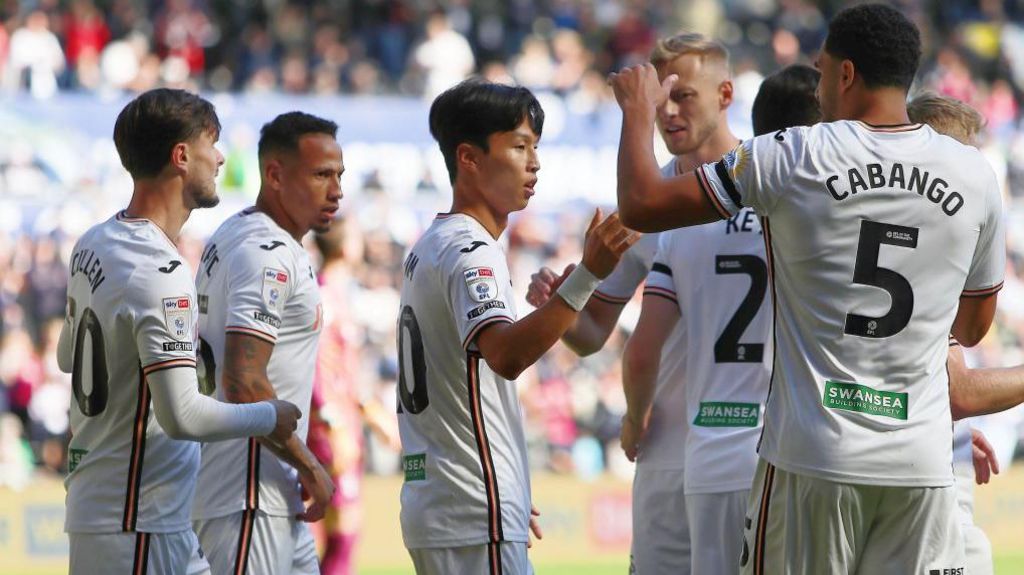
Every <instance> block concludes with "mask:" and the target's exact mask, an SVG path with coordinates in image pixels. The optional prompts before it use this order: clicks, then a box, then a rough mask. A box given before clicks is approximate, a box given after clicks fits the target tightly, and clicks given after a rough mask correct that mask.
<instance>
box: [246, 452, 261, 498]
mask: <svg viewBox="0 0 1024 575" xmlns="http://www.w3.org/2000/svg"><path fill="white" fill-rule="evenodd" d="M247 446H248V450H249V458H248V463H247V466H246V473H245V508H246V509H259V508H260V442H259V441H257V440H256V438H255V437H250V438H249V441H248V443H247Z"/></svg>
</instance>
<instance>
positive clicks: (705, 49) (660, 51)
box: [651, 32, 729, 70]
mask: <svg viewBox="0 0 1024 575" xmlns="http://www.w3.org/2000/svg"><path fill="white" fill-rule="evenodd" d="M686 54H696V55H698V56H700V57H701V60H702V61H703V60H714V61H715V62H717V63H721V64H722V65H723V66H724V67H725V69H726V70H728V69H729V50H728V48H726V47H725V45H724V44H722V43H721V42H718V41H716V40H712V39H711V38H708V37H707V36H705V35H704V34H699V33H697V32H680V33H679V34H676V35H675V36H669V37H668V38H662V39H660V40H658V42H657V43H656V44H655V45H654V50H652V51H651V64H654V65H655V66H659V65H661V64H667V63H669V62H671V61H672V60H675V59H676V58H678V57H680V56H685V55H686Z"/></svg>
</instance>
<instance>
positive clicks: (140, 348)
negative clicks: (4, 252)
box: [60, 212, 199, 533]
mask: <svg viewBox="0 0 1024 575" xmlns="http://www.w3.org/2000/svg"><path fill="white" fill-rule="evenodd" d="M195 304H196V297H195V286H194V284H193V283H192V270H191V269H190V268H189V265H188V264H187V263H186V262H185V258H183V257H182V256H181V254H180V253H178V250H177V248H176V247H175V246H174V244H173V243H171V240H170V239H168V238H167V236H166V235H164V233H163V231H161V230H160V228H158V227H157V226H156V225H155V224H153V223H152V222H150V221H149V220H144V219H139V218H128V217H126V216H125V215H124V214H123V212H122V213H119V214H118V215H116V216H114V217H112V218H110V219H109V220H107V221H106V222H104V223H102V224H99V225H97V226H95V227H93V228H91V229H90V230H89V231H87V232H86V233H85V234H84V235H83V236H82V237H81V238H80V239H79V240H78V243H76V244H75V249H74V251H73V252H72V256H71V266H70V279H69V281H68V314H67V318H66V320H65V325H64V331H63V333H62V334H61V340H62V345H61V346H60V353H61V354H62V356H63V357H61V358H60V363H61V365H62V366H66V365H72V366H73V367H72V382H73V383H72V385H73V387H74V397H73V398H72V401H71V432H72V438H71V444H70V446H69V448H68V467H69V473H68V477H67V479H66V480H65V482H64V485H65V487H66V488H67V492H68V495H67V513H66V516H65V522H64V528H65V530H66V531H68V532H75V533H115V532H119V531H141V532H147V533H172V532H177V531H182V530H185V529H188V528H189V510H190V505H191V502H192V494H193V493H194V492H195V478H196V470H197V469H198V467H199V444H198V443H195V442H192V441H179V440H175V439H171V438H170V437H168V436H167V434H166V433H165V432H164V430H163V428H161V427H160V424H159V423H158V422H157V420H156V416H155V415H154V413H153V411H152V408H151V401H150V393H149V386H148V385H147V383H146V376H147V375H149V374H151V373H154V372H156V371H160V370H163V369H173V368H183V369H192V370H194V369H195V365H196V361H195V345H196V341H195V337H196V322H197V320H198V317H199V316H198V314H197V313H196V305H195ZM65 341H67V342H68V343H69V344H68V345H63V344H64V342H65Z"/></svg>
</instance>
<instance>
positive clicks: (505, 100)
mask: <svg viewBox="0 0 1024 575" xmlns="http://www.w3.org/2000/svg"><path fill="white" fill-rule="evenodd" d="M524 119H525V120H527V121H528V122H529V124H530V129H531V130H533V133H534V134H536V135H537V137H538V138H540V136H541V133H542V132H543V130H544V110H543V109H542V108H541V107H540V102H538V101H537V98H536V97H535V96H534V95H533V92H530V91H529V90H528V89H526V88H523V87H519V86H506V85H505V84H495V83H492V82H488V81H486V80H481V79H479V78H470V79H468V80H464V81H462V82H460V83H459V84H456V85H455V86H454V87H452V88H449V89H448V90H446V91H445V92H444V93H442V94H441V95H440V96H438V97H437V98H436V99H435V100H434V103H433V104H431V106H430V134H431V135H432V136H434V139H435V140H437V144H438V146H439V147H440V148H441V154H442V155H443V156H444V163H445V166H447V167H448V179H449V180H450V181H451V182H452V183H455V171H456V160H455V149H456V148H458V147H459V144H463V143H468V144H473V145H474V146H477V147H478V148H480V149H482V150H483V151H484V152H487V151H488V146H487V138H488V137H489V136H490V135H491V134H495V133H498V132H511V131H512V130H515V129H516V127H517V126H518V125H519V124H521V123H522V122H523V120H524Z"/></svg>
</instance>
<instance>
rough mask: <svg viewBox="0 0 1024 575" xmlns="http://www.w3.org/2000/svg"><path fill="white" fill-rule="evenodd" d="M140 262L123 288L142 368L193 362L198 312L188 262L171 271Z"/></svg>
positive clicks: (147, 370)
mask: <svg viewBox="0 0 1024 575" xmlns="http://www.w3.org/2000/svg"><path fill="white" fill-rule="evenodd" d="M149 267H152V266H139V267H138V268H136V272H135V273H133V274H132V276H131V278H129V280H128V286H127V289H125V290H124V294H125V295H124V298H125V300H124V304H125V305H126V306H127V309H128V312H129V317H130V318H131V320H132V328H133V330H134V334H133V335H134V337H135V343H136V346H137V347H138V351H139V362H140V364H141V365H142V372H143V373H144V374H145V375H149V374H151V373H154V372H156V371H160V370H164V369H170V368H174V367H191V368H194V367H195V365H196V339H197V337H198V334H197V324H198V320H199V313H198V310H197V309H196V293H195V285H194V284H193V283H192V270H191V268H189V267H188V265H181V266H178V267H177V269H175V270H174V271H172V272H171V273H170V274H164V273H160V274H159V277H156V276H157V273H156V270H155V269H154V270H150V269H149Z"/></svg>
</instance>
